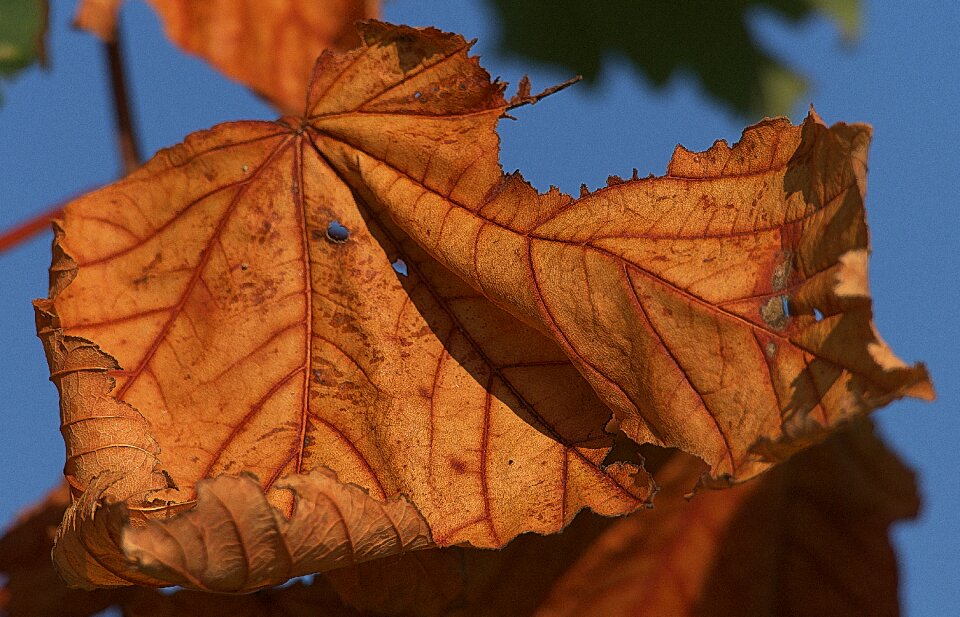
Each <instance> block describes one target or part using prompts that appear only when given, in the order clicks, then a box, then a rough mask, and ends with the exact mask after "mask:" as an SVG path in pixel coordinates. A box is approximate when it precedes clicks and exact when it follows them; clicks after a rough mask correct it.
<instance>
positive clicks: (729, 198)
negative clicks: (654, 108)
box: [37, 22, 932, 591]
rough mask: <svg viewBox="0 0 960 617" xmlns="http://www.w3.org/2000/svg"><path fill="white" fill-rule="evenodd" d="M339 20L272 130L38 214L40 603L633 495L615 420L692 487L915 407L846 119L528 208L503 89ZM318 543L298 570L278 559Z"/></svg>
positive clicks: (517, 528) (191, 145)
mask: <svg viewBox="0 0 960 617" xmlns="http://www.w3.org/2000/svg"><path fill="white" fill-rule="evenodd" d="M361 33H362V35H363V37H364V39H365V45H364V46H363V47H361V48H359V49H358V50H355V51H353V52H349V53H346V54H335V53H325V54H324V55H323V56H322V57H321V59H320V60H319V62H318V64H317V67H316V72H315V74H314V78H313V80H312V83H311V85H310V89H309V93H308V97H307V99H308V106H307V111H306V113H305V114H304V115H303V116H302V117H299V118H295V117H285V118H283V119H281V120H278V121H277V122H235V123H228V124H222V125H219V126H217V127H214V128H213V129H210V130H208V131H202V132H199V133H195V134H193V135H191V136H190V137H188V138H187V140H186V141H185V142H184V143H183V144H180V145H178V146H175V147H173V148H170V149H167V150H164V151H161V152H160V153H158V155H157V156H156V157H154V159H153V160H151V161H150V162H149V163H147V164H146V165H145V166H144V167H143V168H141V169H140V170H138V171H137V172H135V173H134V174H132V175H131V176H129V177H128V178H126V179H124V180H122V181H120V182H118V183H116V184H114V185H111V186H109V187H106V188H104V189H102V190H100V191H97V192H95V193H92V194H90V195H87V196H85V197H83V198H81V199H79V200H77V201H75V202H73V203H72V204H70V205H69V206H68V207H67V209H66V212H65V216H64V219H63V221H62V222H60V223H59V224H58V225H57V236H56V243H55V249H54V264H53V266H52V268H51V277H52V279H51V280H52V282H51V295H50V300H44V301H38V303H37V311H38V332H39V333H40V336H41V338H42V339H43V341H44V345H45V348H46V350H47V355H48V360H49V362H50V366H51V375H52V378H53V380H54V382H55V383H57V386H58V388H59V389H60V392H61V409H62V421H63V434H64V438H65V441H66V444H67V466H66V468H65V471H66V476H67V479H68V481H69V483H70V485H71V488H72V491H73V494H74V497H75V503H74V505H73V506H72V507H71V509H70V510H68V512H67V516H66V519H65V520H66V521H67V522H68V523H69V524H65V525H63V526H62V527H61V529H60V532H59V533H60V536H59V540H58V545H57V547H58V548H57V549H56V551H55V555H56V557H57V565H58V568H59V569H60V571H61V573H62V574H63V575H64V577H65V578H66V579H67V580H68V581H69V582H71V583H72V584H75V585H85V586H117V585H124V584H129V583H137V584H146V585H169V584H177V585H182V586H186V587H193V588H197V589H214V590H218V591H245V590H250V589H256V588H259V587H263V586H267V585H271V584H276V583H279V582H282V581H284V580H286V579H287V578H289V577H290V576H295V575H297V574H302V573H306V572H312V571H319V570H325V569H332V568H339V567H343V566H344V565H347V564H351V563H359V562H360V561H363V560H368V559H372V558H375V557H378V556H383V555H385V554H387V553H389V552H391V551H393V552H401V551H407V550H411V549H412V548H425V547H427V546H433V545H439V546H450V545H463V544H468V545H473V546H477V547H501V546H503V545H504V544H505V543H507V542H508V541H509V540H510V539H512V538H514V537H515V536H517V535H518V534H521V533H524V532H529V531H533V532H537V533H541V534H549V533H556V532H558V531H560V530H561V529H563V528H564V527H565V526H566V525H567V524H569V523H570V521H572V520H573V518H574V516H575V515H576V513H577V512H578V511H580V510H581V509H583V508H589V509H592V510H593V511H595V512H597V513H600V514H603V515H608V516H613V515H620V514H626V513H629V512H633V511H634V510H636V509H638V508H640V507H641V506H643V505H645V504H646V503H648V501H649V498H650V496H651V495H652V492H653V485H652V482H651V480H650V478H649V476H648V475H647V473H646V472H645V471H644V470H643V469H642V468H641V467H638V466H637V465H634V464H632V463H627V462H616V461H612V460H610V461H608V460H607V459H608V457H609V456H610V454H611V449H612V447H613V442H614V433H615V432H616V430H618V429H619V430H620V431H622V433H623V434H624V435H625V436H626V437H628V438H629V439H631V440H633V441H634V442H635V443H653V444H656V445H661V446H670V447H678V448H680V449H682V450H684V451H686V452H688V453H691V454H694V455H696V456H698V457H700V458H701V459H703V460H704V461H705V462H706V463H707V464H708V466H709V468H710V470H709V473H708V474H707V475H705V476H704V477H703V478H702V479H701V483H702V484H705V485H711V486H720V485H726V484H730V483H735V482H740V481H743V480H746V479H749V478H751V477H753V476H756V475H757V474H760V473H762V472H763V471H765V470H767V469H768V468H769V467H771V466H772V465H774V464H776V463H777V462H779V461H782V460H784V459H785V458H787V457H788V456H790V455H791V454H793V453H794V452H796V451H798V450H800V449H802V448H804V447H806V446H808V445H810V444H812V443H815V442H817V441H820V440H822V439H823V438H825V437H826V436H827V435H829V434H830V432H831V431H832V430H833V429H834V428H835V427H836V426H838V425H841V424H845V423H847V422H848V421H850V420H851V419H853V418H856V417H858V416H861V415H863V414H865V413H867V412H869V411H870V410H871V409H873V408H875V407H877V406H879V405H883V404H885V403H887V402H889V401H890V400H893V399H895V398H898V397H900V396H904V395H914V396H920V397H925V398H929V397H931V396H932V389H931V386H930V384H929V381H928V379H927V377H926V373H925V370H924V369H923V367H922V366H917V367H908V366H906V365H904V364H903V363H902V362H901V361H899V360H898V359H897V358H896V357H895V356H894V355H893V353H892V352H891V351H890V350H889V348H888V347H887V346H886V345H885V344H884V343H883V341H882V340H880V339H879V337H878V336H877V335H876V333H875V331H874V328H873V325H872V323H871V305H870V297H869V294H868V292H867V288H866V256H867V253H868V250H869V247H868V242H867V231H866V226H865V223H864V214H863V193H864V190H865V160H866V148H867V144H868V141H869V129H868V128H867V127H864V126H862V125H843V124H839V125H836V126H834V127H832V128H828V127H826V126H825V125H823V124H822V123H821V122H820V120H819V118H817V117H816V116H815V114H811V116H810V117H809V118H808V119H807V120H806V121H805V122H804V123H803V125H802V126H800V127H794V126H792V125H790V123H789V122H788V121H786V120H782V119H781V120H767V121H764V122H762V123H760V124H758V125H756V126H754V127H750V128H748V129H747V130H746V131H745V132H744V135H743V138H742V140H741V141H740V143H739V144H737V145H736V146H734V147H733V148H729V147H728V146H727V145H726V144H725V143H722V142H718V143H717V144H716V145H715V146H714V147H713V148H711V149H710V150H708V151H706V152H703V153H692V152H688V151H686V150H683V149H682V148H679V149H678V150H677V152H676V153H675V155H674V158H673V161H672V162H671V164H670V167H669V169H668V172H667V175H666V176H664V177H661V178H650V179H642V180H641V179H633V180H629V181H625V182H614V183H613V184H612V185H611V186H609V187H607V188H605V189H602V190H600V191H597V192H595V193H592V194H585V195H582V196H581V197H580V198H579V199H576V200H574V199H572V198H570V197H568V196H566V195H563V194H561V193H559V192H558V191H556V190H551V191H550V192H548V193H546V194H538V193H537V192H536V191H535V190H534V189H533V188H532V187H530V186H529V185H528V184H527V183H525V182H524V181H523V179H522V178H521V177H520V176H519V175H516V174H514V175H509V176H504V175H503V174H502V172H501V169H500V166H499V162H498V150H499V143H498V138H497V135H496V132H495V127H496V123H497V121H498V119H499V118H500V117H502V116H503V114H504V113H505V112H506V110H507V108H508V107H510V106H511V105H516V104H519V103H523V102H524V101H527V100H529V98H525V97H520V98H515V99H513V100H510V101H508V100H506V99H505V98H504V96H503V85H502V84H500V83H497V82H493V83H491V81H490V78H489V76H488V75H487V73H486V72H485V71H483V70H482V69H481V68H480V67H479V65H478V63H477V61H476V60H475V59H473V58H470V57H468V55H467V52H468V49H469V45H468V44H467V43H466V42H465V41H464V40H463V39H462V38H461V37H459V36H457V35H450V34H445V33H441V32H439V31H436V30H433V29H427V30H416V29H412V28H406V27H395V26H389V25H386V24H380V23H376V22H373V23H369V24H367V25H365V26H364V27H363V28H362V30H361ZM526 94H527V95H528V94H529V93H528V92H527V93H526ZM241 473H245V474H249V475H246V476H243V477H242V478H241V479H239V480H238V479H233V478H230V476H237V475H239V474H241ZM218 476H219V478H218ZM254 478H255V480H254ZM230 482H241V483H243V486H245V487H246V488H245V491H246V492H243V495H246V497H244V499H243V500H241V501H238V502H237V504H238V505H236V506H235V507H233V506H229V505H225V504H223V503H221V502H222V500H221V499H218V498H216V497H215V496H216V495H220V494H221V492H222V491H228V492H230V493H231V494H233V493H236V495H240V493H241V491H233V490H232V489H226V488H223V487H225V486H234V485H230V484H227V483H230ZM318 482H320V483H322V487H320V488H318V487H317V483H318ZM255 483H257V484H255ZM352 485H355V486H352ZM251 487H253V488H256V491H254V492H252V493H251V492H250V491H249V489H250V488H251ZM357 487H360V489H362V490H360V489H358V488H357ZM308 489H309V490H308ZM254 493H256V494H254ZM258 495H259V497H258ZM214 502H216V503H214ZM347 502H349V503H351V504H353V505H352V506H351V507H350V508H347V509H343V508H338V509H337V513H336V515H335V516H333V518H331V519H329V520H328V519H323V520H322V521H321V519H320V518H319V517H320V516H321V514H322V513H323V511H324V509H323V508H322V507H321V504H324V503H347ZM384 502H386V503H384ZM100 503H109V504H114V505H109V506H104V507H102V508H100V507H99V506H98V504H100ZM241 503H242V505H239V504H241ZM218 504H219V505H218ZM184 511H187V512H186V514H183V512H184ZM178 514H179V515H180V516H179V517H177V516H175V515H178ZM171 517H173V518H171ZM167 519H169V520H167ZM181 521H189V523H183V522H181ZM323 521H327V522H323ZM398 521H399V522H398ZM333 522H336V523H337V524H336V525H334V523H333ZM224 525H229V526H231V528H232V531H230V534H233V535H229V534H228V535H224V536H221V537H220V538H219V539H215V540H210V541H209V542H208V543H207V544H206V545H205V544H204V540H203V538H204V537H205V536H204V533H199V535H198V534H197V532H190V531H189V530H190V529H207V528H210V529H218V530H222V528H223V527H224ZM298 525H299V527H298ZM317 525H326V526H327V527H328V528H329V529H330V530H331V531H330V533H331V536H330V538H329V541H328V542H327V543H326V544H324V551H319V550H317V551H313V552H310V553H309V554H301V553H298V550H297V546H299V545H297V544H296V542H297V538H298V537H300V536H297V535H296V534H297V533H301V532H299V531H292V530H295V529H306V528H309V527H311V526H313V527H316V526H317ZM265 529H269V530H271V531H270V532H269V533H268V534H266V535H267V536H269V538H270V539H269V542H267V540H262V539H260V538H261V536H263V535H264V533H265V532H264V531H263V530H265ZM334 529H336V531H333V530H334ZM361 529H362V530H363V533H362V534H360V535H357V534H356V533H354V531H356V530H361ZM303 533H306V532H303ZM164 538H168V539H166V540H165V539H164ZM169 538H176V540H174V541H172V540H169ZM107 539H109V541H107ZM314 539H316V538H314ZM177 542H180V543H181V544H183V543H186V546H189V547H192V548H191V549H190V550H189V551H186V556H185V557H184V556H183V555H181V556H178V554H177V551H176V550H175V548H176V544H177ZM264 542H267V543H268V544H269V547H266V548H264V547H263V543H264ZM247 545H252V546H257V547H259V548H258V549H257V550H256V551H253V552H252V553H250V552H249V551H246V552H244V554H243V555H242V556H237V555H236V548H237V546H241V547H245V546H247ZM231 547H232V549H234V552H233V553H230V554H231V555H233V556H232V557H230V558H223V557H222V555H221V554H220V553H218V551H220V550H225V551H228V552H229V550H230V549H231ZM194 553H196V555H198V556H200V557H197V558H196V559H194ZM248 553H249V554H248ZM283 553H286V554H287V555H288V556H289V557H290V559H288V560H286V561H284V560H283V559H279V558H278V557H277V556H278V555H280V554H283ZM217 555H221V556H220V557H217V558H216V559H214V558H213V557H214V556H217ZM203 556H206V557H203ZM207 557H209V558H207ZM241 557H242V558H241Z"/></svg>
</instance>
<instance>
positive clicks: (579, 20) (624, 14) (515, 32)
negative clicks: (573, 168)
mask: <svg viewBox="0 0 960 617" xmlns="http://www.w3.org/2000/svg"><path fill="white" fill-rule="evenodd" d="M492 3H493V5H494V6H496V8H497V9H498V10H499V11H500V14H501V17H502V24H503V30H502V36H501V45H502V47H503V48H504V49H505V50H506V51H508V52H511V53H515V54H519V55H523V56H527V57H529V58H533V59H535V60H539V61H541V62H546V63H549V64H554V65H558V66H561V67H563V68H565V69H567V70H569V71H572V72H575V73H579V74H581V75H583V76H584V78H585V79H586V81H587V82H588V83H590V82H595V81H596V79H597V77H598V75H599V73H600V70H601V68H602V66H603V62H604V61H605V60H606V59H608V58H609V57H610V56H612V55H619V56H622V57H625V58H626V59H628V60H629V61H630V62H631V63H632V64H633V65H634V66H635V67H636V68H637V69H639V70H640V71H641V72H642V73H643V75H644V76H645V77H646V78H647V79H649V80H650V81H651V82H653V83H654V84H656V85H658V86H659V85H663V84H665V83H666V82H667V81H668V80H669V79H670V78H671V77H672V76H673V75H675V74H676V73H678V72H681V73H689V74H692V75H693V76H694V77H695V78H696V79H697V80H698V81H699V82H700V85H701V86H702V87H703V88H704V89H705V90H706V91H707V93H708V94H709V95H710V96H712V97H714V98H715V99H717V101H718V102H720V103H722V104H724V105H726V106H727V107H729V108H732V110H733V111H735V112H737V113H740V114H746V115H751V116H752V115H758V114H759V115H779V114H785V113H788V112H790V111H791V110H792V109H793V106H794V104H795V103H796V102H797V100H798V99H799V98H800V97H801V96H802V94H803V92H804V90H805V86H804V80H803V78H802V77H801V76H800V75H797V74H796V73H795V72H793V71H791V70H790V69H789V68H787V67H785V66H784V65H783V64H781V63H780V62H779V61H778V59H777V58H775V57H774V56H773V55H771V54H770V53H769V52H767V51H766V50H764V49H762V48H761V47H760V46H759V45H758V43H757V41H756V40H754V37H753V35H752V33H751V30H750V24H749V21H750V18H751V17H752V16H754V15H755V14H756V13H757V12H759V11H766V12H771V13H773V14H774V15H776V16H778V17H780V18H782V19H784V20H786V21H788V22H792V23H797V22H799V21H801V20H804V19H806V18H808V17H812V16H814V15H816V14H818V13H820V14H823V15H826V16H828V17H830V18H832V19H833V20H835V21H836V22H837V23H838V25H839V27H840V29H841V33H842V34H843V37H844V39H846V40H852V39H854V38H855V37H856V36H857V33H858V26H859V16H860V0H730V1H726V2H713V1H707V0H702V1H697V2H694V1H690V0H606V1H603V0H600V1H598V2H592V3H587V2H582V0H525V1H523V2H517V1H516V0H492Z"/></svg>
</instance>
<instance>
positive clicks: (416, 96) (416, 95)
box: [413, 90, 423, 99]
mask: <svg viewBox="0 0 960 617" xmlns="http://www.w3.org/2000/svg"><path fill="white" fill-rule="evenodd" d="M421 96H423V92H420V91H419V90H417V91H416V92H414V93H413V98H415V99H419V98H420V97H421Z"/></svg>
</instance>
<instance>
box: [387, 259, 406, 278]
mask: <svg viewBox="0 0 960 617" xmlns="http://www.w3.org/2000/svg"><path fill="white" fill-rule="evenodd" d="M391 265H392V266H393V270H394V272H396V273H397V274H399V275H400V276H407V273H408V271H407V262H405V261H404V260H402V259H400V258H399V257H397V258H396V259H394V260H393V263H392V264H391Z"/></svg>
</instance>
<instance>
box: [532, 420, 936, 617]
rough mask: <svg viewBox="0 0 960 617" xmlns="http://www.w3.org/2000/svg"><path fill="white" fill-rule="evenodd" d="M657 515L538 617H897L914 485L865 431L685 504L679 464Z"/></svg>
mask: <svg viewBox="0 0 960 617" xmlns="http://www.w3.org/2000/svg"><path fill="white" fill-rule="evenodd" d="M663 471H664V474H663V475H662V476H661V475H658V480H661V479H662V481H663V482H664V489H663V491H662V492H661V493H660V495H658V499H657V507H656V508H654V510H653V511H651V512H647V513H643V514H642V515H639V516H632V517H630V518H628V519H626V520H623V521H620V522H617V523H616V524H615V525H614V526H613V527H611V528H610V529H609V530H608V531H606V532H605V533H604V535H602V536H600V538H599V539H598V540H597V541H596V542H595V543H594V544H593V545H592V546H591V547H590V549H588V550H587V551H586V552H585V553H584V555H583V556H582V557H581V558H580V560H579V562H578V563H577V564H575V565H574V566H573V567H571V568H570V569H569V570H568V571H567V572H566V573H565V574H564V576H563V578H562V579H560V581H559V582H558V583H557V584H556V586H555V587H554V588H553V590H552V591H551V594H550V596H549V597H548V598H547V600H546V601H545V602H544V603H543V604H542V605H541V606H540V608H539V610H538V611H536V613H534V614H535V615H536V616H537V617H561V616H566V615H578V616H579V615H585V616H586V615H603V616H604V617H620V616H624V617H626V616H632V615H644V616H647V617H693V616H698V617H734V616H741V615H792V616H796V617H806V616H809V617H814V616H822V615H833V616H836V617H841V616H843V617H854V616H856V617H860V616H863V615H872V616H877V617H880V616H883V617H895V616H896V615H899V612H900V611H899V602H898V598H897V560H896V555H895V554H894V551H893V547H891V546H890V541H889V539H888V537H887V532H888V529H889V527H890V525H891V524H892V523H893V522H895V521H897V520H900V519H904V518H912V517H914V516H916V514H917V509H918V507H919V500H918V498H917V494H916V486H915V483H914V478H913V474H912V473H911V472H910V471H909V470H908V469H907V468H905V467H904V466H903V463H901V462H900V461H899V460H898V459H897V457H896V456H895V455H894V454H893V453H891V452H890V451H888V450H887V449H886V448H885V447H884V445H883V444H882V442H880V440H879V439H877V438H876V437H875V436H874V434H873V430H872V427H871V426H870V424H869V422H867V421H860V422H857V423H855V424H854V426H852V427H850V428H849V429H846V430H844V431H842V432H841V433H839V434H836V435H834V436H832V437H831V438H830V439H829V440H827V441H826V442H824V443H822V444H819V445H817V446H815V447H813V448H811V449H809V450H807V451H805V452H803V453H801V454H799V455H797V456H796V457H794V458H793V459H791V460H790V461H789V462H788V463H786V464H785V465H783V466H781V467H779V468H777V469H775V470H773V471H771V472H770V473H769V474H768V475H766V476H765V477H764V478H763V479H762V480H761V481H758V482H753V483H750V484H747V485H743V486H739V487H736V488H734V489H731V490H727V491H722V492H712V493H707V494H701V495H697V496H696V497H694V499H693V500H692V501H690V502H687V500H686V499H684V497H683V493H684V492H685V490H686V488H687V487H688V486H689V482H690V481H691V480H692V479H693V478H695V477H696V475H697V474H698V473H699V463H698V462H697V461H695V460H692V459H689V458H679V457H677V458H675V459H674V460H672V461H671V462H670V463H669V464H668V466H667V468H665V469H664V470H663Z"/></svg>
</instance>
